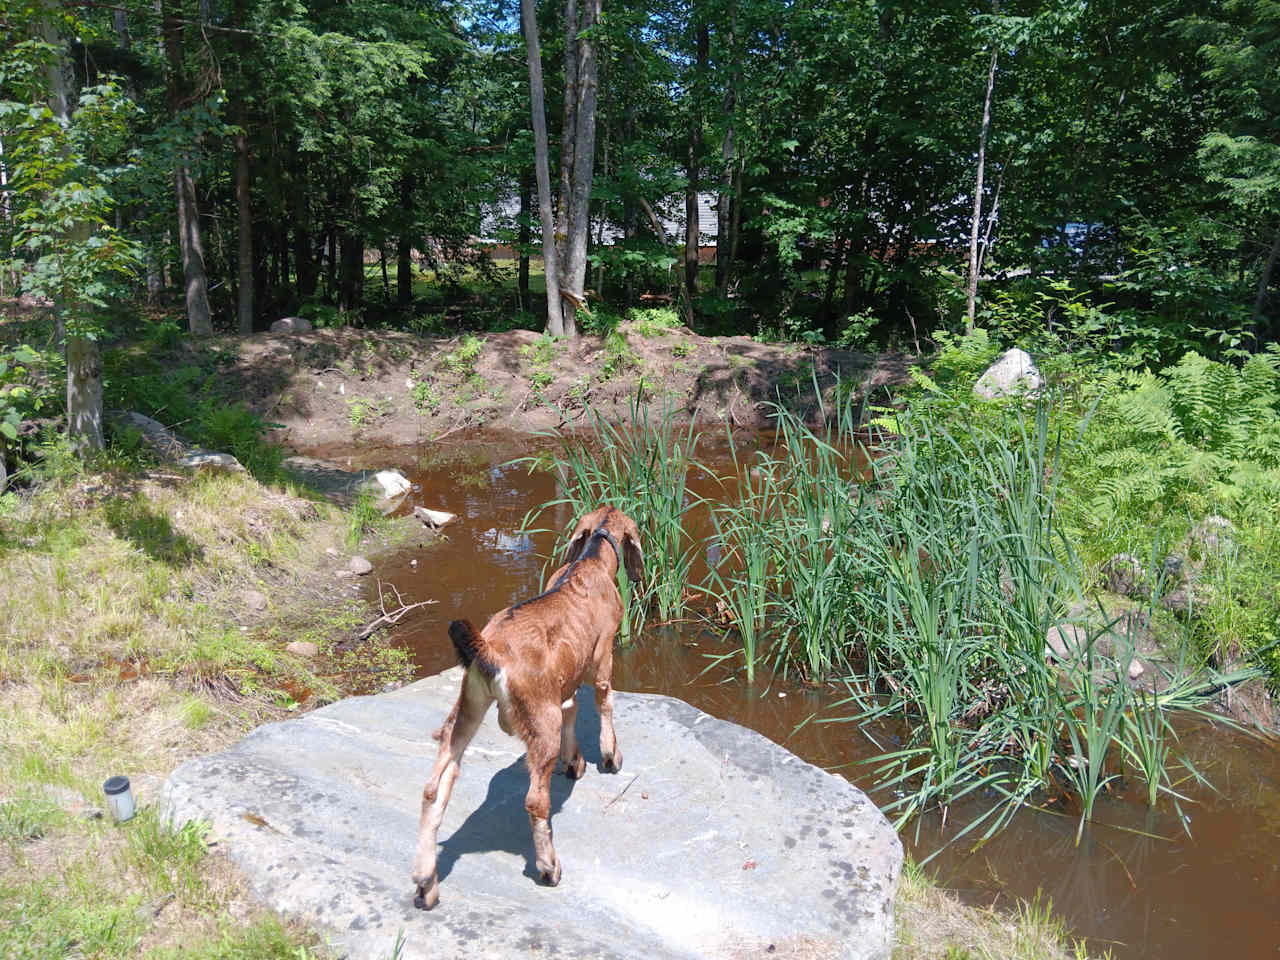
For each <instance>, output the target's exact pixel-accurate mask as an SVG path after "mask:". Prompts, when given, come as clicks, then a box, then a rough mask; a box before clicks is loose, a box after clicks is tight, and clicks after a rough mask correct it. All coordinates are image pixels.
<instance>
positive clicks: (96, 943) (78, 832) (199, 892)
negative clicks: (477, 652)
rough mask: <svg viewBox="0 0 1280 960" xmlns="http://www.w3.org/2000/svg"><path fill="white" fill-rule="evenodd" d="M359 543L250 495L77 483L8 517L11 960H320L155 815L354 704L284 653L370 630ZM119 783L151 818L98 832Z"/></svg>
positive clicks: (1, 558)
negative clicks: (206, 757)
mask: <svg viewBox="0 0 1280 960" xmlns="http://www.w3.org/2000/svg"><path fill="white" fill-rule="evenodd" d="M345 526H346V519H345V517H344V516H343V515H342V514H341V513H339V512H338V511H336V510H334V509H332V508H330V507H328V506H326V505H324V504H316V503H313V502H311V501H310V500H307V499H305V498H304V497H302V496H300V495H299V493H298V492H297V491H290V490H281V489H270V488H266V487H263V486H261V485H259V484H258V483H256V482H255V481H253V480H252V479H249V478H247V477H245V476H204V477H196V478H185V477H175V476H171V475H165V474H155V473H153V474H150V475H147V474H138V473H122V474H115V473H113V474H109V475H97V476H74V475H73V476H70V477H69V478H65V479H62V480H51V481H47V482H45V483H44V484H43V485H41V486H40V487H39V488H37V489H36V490H35V491H34V492H32V493H30V494H29V495H28V496H25V497H22V498H19V497H16V496H14V495H6V496H5V497H4V498H2V499H0V956H4V957H6V958H9V957H14V958H25V957H45V956H64V955H76V956H98V957H135V956H150V957H157V958H158V957H170V956H173V957H176V956H183V957H186V956H196V957H200V956H207V957H220V958H236V957H246V958H248V957H282V958H283V957H291V958H299V957H311V956H316V955H317V954H316V952H315V951H316V950H317V947H316V940H315V937H314V936H312V935H311V934H309V933H307V932H306V931H300V930H297V929H293V928H291V927H289V926H288V925H286V924H284V923H282V922H281V921H280V920H279V919H278V918H276V917H274V916H272V915H270V914H266V913H264V912H263V911H262V910H261V909H260V908H259V907H257V906H256V905H254V903H253V901H252V900H251V898H250V897H249V895H248V892H247V890H246V888H245V886H244V884H243V881H242V880H241V879H240V877H239V876H238V875H237V874H236V871H235V870H234V868H232V867H231V865H230V864H229V862H228V861H226V860H225V858H223V857H221V856H218V855H216V854H214V853H211V852H210V851H209V849H208V847H207V845H206V843H205V840H204V837H203V835H202V834H201V833H200V831H199V830H198V829H197V828H194V827H188V828H184V829H183V830H178V831H174V830H173V829H172V828H171V827H169V826H168V825H167V824H163V823H161V822H160V819H159V818H158V816H157V814H156V811H155V808H154V806H153V803H154V801H155V800H156V798H157V796H158V793H159V789H160V786H161V784H162V783H163V781H164V778H165V777H166V776H167V775H168V773H169V772H170V771H171V770H172V769H173V768H174V767H175V766H177V765H178V764H179V763H181V762H182V761H183V760H185V759H187V758H189V757H193V756H197V755H199V754H203V753H207V752H210V751H213V750H216V749H219V748H221V747H223V746H225V745H227V744H229V743H231V742H233V741H234V740H235V739H237V738H239V737H240V736H242V735H243V734H244V733H245V732H246V731H247V730H249V729H251V728H252V727H254V726H256V725H258V724H259V723H262V722H264V721H267V720H272V719H279V718H282V717H284V716H286V715H288V714H289V712H290V711H291V710H296V709H298V708H299V707H300V706H302V707H305V706H308V705H310V704H312V703H317V702H323V701H324V700H327V699H332V698H335V697H338V696H341V695H342V694H343V693H344V692H346V690H345V686H344V682H343V681H344V677H343V676H342V674H341V673H338V674H337V675H336V677H335V676H334V675H333V668H334V661H333V660H329V659H326V658H324V657H322V658H321V660H320V661H318V662H317V663H307V662H303V661H300V660H297V659H296V658H294V657H292V656H289V655H288V654H286V653H284V651H283V648H284V645H285V644H286V643H287V642H288V641H289V640H292V639H295V638H296V637H298V636H299V635H302V634H305V635H306V636H307V637H308V638H309V639H312V640H314V641H316V642H317V643H318V645H319V646H320V647H321V650H322V651H324V650H325V648H326V646H327V645H328V644H331V643H333V642H336V641H337V640H340V639H342V638H344V637H345V636H346V635H347V633H348V632H349V630H350V627H351V625H352V624H353V623H355V622H358V621H360V620H361V619H362V618H363V617H364V616H365V612H364V611H363V609H362V608H361V605H360V604H359V602H358V601H356V600H355V598H353V597H352V596H351V588H350V586H349V584H348V583H347V581H339V580H338V579H337V578H335V577H334V575H333V572H332V571H333V568H334V567H336V566H338V565H339V563H340V561H338V560H336V559H334V558H333V557H331V556H330V555H329V554H328V553H326V548H328V549H336V548H338V547H339V546H340V544H341V541H342V538H343V534H344V531H345ZM249 590H253V591H257V592H259V593H261V594H263V595H265V596H266V597H267V606H266V609H265V610H261V611H256V612H255V611H254V610H252V609H251V606H250V605H248V604H247V603H246V591H249ZM370 652H371V654H373V655H374V659H376V662H377V663H378V664H379V665H380V667H381V668H382V669H383V670H384V671H389V672H390V673H392V674H396V673H399V672H402V671H403V669H404V667H405V663H404V661H403V660H397V659H396V657H394V656H390V657H389V656H388V655H387V652H386V650H384V649H382V650H380V649H377V644H376V642H375V644H373V645H372V646H371V647H370ZM320 672H324V673H326V674H330V676H329V677H328V678H325V677H322V676H319V675H317V674H318V673H320ZM359 672H360V675H361V679H362V680H363V681H365V682H368V676H369V674H368V670H367V669H362V670H360V671H359ZM299 700H303V701H304V702H303V703H302V704H299V702H298V701H299ZM117 773H124V774H127V775H128V776H129V778H130V780H131V783H132V786H133V790H134V793H135V796H136V798H137V801H138V803H139V806H140V809H141V812H140V814H139V816H138V817H136V818H135V819H134V820H132V821H130V822H129V823H127V824H124V825H116V824H114V823H113V822H111V821H110V819H108V818H104V817H102V815H101V808H102V796H101V784H102V782H103V780H105V779H106V778H107V777H108V776H110V775H113V774H117Z"/></svg>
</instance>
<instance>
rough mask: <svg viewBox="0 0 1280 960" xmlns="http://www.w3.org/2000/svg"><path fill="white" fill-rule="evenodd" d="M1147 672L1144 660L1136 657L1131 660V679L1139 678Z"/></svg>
mask: <svg viewBox="0 0 1280 960" xmlns="http://www.w3.org/2000/svg"><path fill="white" fill-rule="evenodd" d="M1146 672H1147V668H1146V667H1144V666H1143V665H1142V661H1141V660H1139V659H1137V658H1136V657H1135V658H1134V659H1132V660H1130V661H1129V679H1130V680H1137V679H1138V678H1139V677H1140V676H1142V675H1143V674H1144V673H1146Z"/></svg>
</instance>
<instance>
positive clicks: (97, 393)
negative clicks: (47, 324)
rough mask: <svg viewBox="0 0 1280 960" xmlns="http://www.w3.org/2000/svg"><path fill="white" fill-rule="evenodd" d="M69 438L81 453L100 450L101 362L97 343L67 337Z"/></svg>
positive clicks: (69, 335)
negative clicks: (87, 450)
mask: <svg viewBox="0 0 1280 960" xmlns="http://www.w3.org/2000/svg"><path fill="white" fill-rule="evenodd" d="M66 357H67V436H68V437H70V438H71V442H72V445H73V446H75V447H76V448H78V449H79V450H81V451H82V452H83V451H84V450H85V449H89V450H101V449H102V445H103V440H102V358H101V354H100V352H99V350H98V341H97V340H93V339H90V338H88V337H77V336H74V335H72V334H68V335H67V352H66Z"/></svg>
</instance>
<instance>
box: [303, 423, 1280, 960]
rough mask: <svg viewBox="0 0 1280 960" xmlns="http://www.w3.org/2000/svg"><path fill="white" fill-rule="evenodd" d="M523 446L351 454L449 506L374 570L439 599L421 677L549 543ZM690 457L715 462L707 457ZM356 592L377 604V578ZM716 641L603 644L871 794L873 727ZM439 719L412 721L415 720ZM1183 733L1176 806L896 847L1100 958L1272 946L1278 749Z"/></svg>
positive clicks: (970, 895) (549, 484) (427, 500)
mask: <svg viewBox="0 0 1280 960" xmlns="http://www.w3.org/2000/svg"><path fill="white" fill-rule="evenodd" d="M533 448H534V441H531V440H530V439H529V438H528V437H512V436H499V435H484V436H479V437H470V438H466V439H457V440H454V441H452V442H448V441H446V442H445V443H443V444H437V445H435V446H434V447H431V448H423V449H419V450H414V449H406V448H393V449H383V450H368V449H362V450H360V451H359V453H358V455H355V456H354V457H353V458H352V461H351V463H352V465H353V466H365V467H373V466H377V467H385V466H389V465H390V466H395V467H397V468H399V469H401V470H402V471H403V472H404V473H405V474H406V475H407V476H408V477H409V478H410V479H411V480H413V481H414V482H415V483H416V484H418V485H419V489H418V490H415V491H414V492H413V493H411V494H410V496H409V500H410V501H411V502H410V503H409V504H406V505H404V507H403V508H402V510H404V511H407V510H408V509H409V508H410V507H411V506H412V505H415V504H418V505H422V506H427V507H431V508H435V509H442V510H447V511H449V512H452V513H455V514H457V520H456V521H455V522H454V523H453V524H451V525H450V526H448V527H447V528H446V529H445V532H446V534H447V538H446V539H445V540H444V541H443V542H440V543H436V544H433V545H431V546H430V547H428V548H426V549H421V548H420V547H419V546H418V545H417V544H410V545H407V546H406V547H404V548H402V549H400V550H399V551H397V552H395V553H394V554H392V555H389V556H387V557H384V558H383V559H382V561H381V562H380V563H379V565H378V567H377V569H376V570H375V576H376V578H377V579H378V580H380V581H382V582H383V583H390V584H392V585H394V586H395V587H396V588H397V589H398V590H399V591H400V593H401V595H402V596H403V598H404V600H405V602H406V603H407V602H413V601H416V600H425V599H433V600H436V601H438V603H437V604H436V605H434V606H430V607H426V608H423V611H422V612H420V613H421V615H418V616H416V617H415V618H414V619H412V620H411V621H410V620H406V622H405V623H404V624H403V625H402V626H400V627H399V628H398V632H397V634H396V642H397V643H399V644H402V645H405V646H407V647H408V648H410V649H411V650H412V652H413V656H414V658H415V661H416V663H417V665H418V674H419V675H420V676H428V675H430V674H433V673H436V672H438V671H440V670H443V669H445V668H447V667H450V666H453V665H454V663H455V662H456V661H455V656H454V651H453V647H452V645H451V644H450V642H449V639H448V635H447V632H446V628H447V625H448V622H449V621H450V620H451V619H454V618H456V617H460V616H465V617H467V618H469V619H471V620H472V621H474V622H475V623H476V624H483V623H484V622H485V620H487V619H488V617H489V615H490V614H492V613H493V612H495V611H497V610H499V609H501V608H502V607H504V606H506V605H508V604H511V603H514V602H516V601H518V600H521V599H524V598H527V597H528V596H530V595H532V594H534V593H536V592H537V591H538V589H539V585H540V583H541V580H542V577H543V574H544V557H545V556H546V554H547V553H548V552H549V550H550V549H551V545H552V541H553V539H554V538H553V536H552V535H551V534H549V533H548V534H534V535H526V534H522V533H521V532H520V529H521V524H522V521H523V520H524V519H525V517H526V514H527V513H528V512H529V511H530V510H531V509H533V508H535V507H537V506H538V505H540V504H542V503H544V502H546V501H549V500H552V499H555V498H556V496H557V490H556V480H555V477H554V475H553V474H551V473H549V472H546V471H539V472H533V473H530V472H529V470H528V469H527V468H526V467H524V466H520V465H510V464H509V463H508V461H509V460H510V459H512V458H513V457H516V456H521V455H525V454H527V453H528V452H530V451H531V449H533ZM323 453H324V454H325V455H327V456H329V457H332V456H333V451H332V450H330V451H324V452H323ZM700 454H701V456H700V458H701V459H702V460H703V462H706V463H709V464H715V462H716V461H715V452H714V451H711V452H710V453H702V452H701V451H700ZM720 465H724V458H723V452H722V457H721V464H720ZM567 511H568V508H567V507H562V508H560V513H557V514H556V515H555V516H554V522H555V523H557V524H560V525H562V526H563V525H567V524H568V522H569V520H570V517H569V516H568V513H567ZM414 561H416V564H415V563H414ZM548 569H549V568H548ZM366 589H367V590H368V592H369V593H370V594H371V595H372V596H373V598H374V599H375V600H376V596H377V586H376V583H374V582H370V583H369V585H368V586H367V588H366ZM729 649H730V648H729V647H727V646H724V645H723V644H721V643H720V641H719V640H718V639H717V638H716V637H714V636H711V635H709V634H707V633H705V632H704V631H703V630H701V629H700V628H699V625H698V624H697V623H694V622H688V623H678V624H671V625H666V626H658V627H653V626H652V625H651V626H650V627H649V628H648V629H647V630H646V632H645V634H644V635H643V638H642V640H641V642H639V643H636V644H633V645H631V646H628V647H620V648H618V649H617V650H616V652H615V656H614V684H615V686H617V687H618V689H620V690H630V691H638V692H647V693H662V694H667V695H670V696H674V697H678V698H680V699H682V700H685V701H687V702H688V703H691V704H693V705H694V706H696V707H698V708H699V709H701V710H704V711H706V712H707V713H710V714H713V715H714V716H717V717H721V718H723V719H726V720H731V721H734V722H736V723H740V724H743V725H744V726H747V727H750V728H752V729H754V730H756V731H758V732H760V733H762V734H764V735H765V736H767V737H769V738H770V739H772V740H774V741H775V742H777V743H780V744H783V745H784V746H786V747H787V748H788V749H790V750H792V751H794V752H795V753H796V754H798V755H799V756H800V757H802V758H803V759H805V760H807V761H809V762H811V763H814V764H817V765H818V766H821V767H824V768H827V769H829V770H833V771H835V772H839V773H841V774H843V775H845V776H847V777H848V778H849V779H850V780H852V781H853V782H854V783H856V784H857V785H859V786H860V787H862V788H863V789H864V790H867V791H868V792H870V793H871V795H872V797H873V799H876V800H878V801H879V802H885V800H886V799H887V798H886V797H883V796H877V795H876V793H875V792H874V791H872V790H871V786H872V777H871V771H870V769H869V768H868V767H867V765H866V763H865V761H866V760H867V759H868V758H870V757H872V756H874V755H875V754H876V753H877V752H878V750H877V747H876V746H875V744H874V743H873V742H872V740H871V735H870V732H868V731H863V730H861V729H859V728H858V727H857V726H856V725H854V724H849V723H840V722H832V721H835V720H838V719H839V717H840V711H839V709H838V708H837V706H836V705H837V703H838V702H839V700H840V699H841V695H842V690H841V688H839V687H838V686H834V685H829V686H823V687H817V688H813V687H806V686H804V685H801V684H799V683H796V682H785V681H781V680H774V681H773V682H769V680H768V678H767V677H766V678H761V677H760V676H757V682H756V683H755V685H754V686H749V685H748V684H746V683H745V682H743V681H742V679H741V678H740V677H739V675H738V674H737V673H735V671H734V670H733V668H732V665H731V664H728V663H723V662H717V659H716V658H717V657H718V656H719V655H720V654H723V653H725V652H728V650H729ZM440 719H441V718H438V717H424V718H423V726H424V728H428V727H434V726H435V725H437V724H438V723H439V721H440ZM1180 733H1181V739H1182V743H1181V748H1182V749H1183V751H1184V752H1185V753H1186V754H1187V756H1188V757H1189V758H1190V759H1191V761H1192V762H1193V763H1194V764H1195V765H1196V767H1197V769H1199V770H1200V771H1201V772H1202V773H1203V774H1205V776H1206V777H1207V779H1208V780H1209V781H1210V783H1212V785H1213V789H1209V788H1206V787H1204V786H1203V785H1199V784H1196V783H1194V782H1186V783H1183V784H1181V785H1180V787H1179V789H1180V791H1181V792H1183V793H1184V795H1185V796H1186V797H1187V800H1186V801H1184V802H1183V803H1182V804H1181V812H1179V811H1178V810H1176V809H1175V808H1174V806H1173V804H1172V803H1171V802H1169V801H1168V800H1162V801H1161V804H1160V806H1159V807H1158V808H1157V809H1156V810H1155V811H1154V812H1151V811H1149V810H1148V808H1147V806H1146V803H1145V798H1144V789H1143V785H1142V784H1140V783H1139V784H1135V785H1134V787H1133V789H1132V790H1131V791H1130V790H1127V789H1126V785H1123V784H1122V785H1121V787H1120V789H1119V790H1118V791H1113V792H1111V793H1109V794H1108V795H1106V796H1105V797H1104V798H1103V799H1101V800H1100V801H1099V802H1100V804H1101V809H1100V810H1096V811H1095V817H1096V822H1095V823H1093V824H1092V825H1090V826H1088V827H1086V829H1085V831H1084V834H1083V836H1082V838H1081V840H1080V842H1079V845H1077V843H1076V827H1077V820H1078V811H1077V810H1072V809H1071V808H1070V807H1062V808H1060V809H1053V810H1045V811H1036V810H1024V811H1023V812H1021V813H1019V814H1018V815H1017V816H1015V817H1014V819H1013V821H1012V823H1011V824H1010V826H1008V827H1007V828H1006V829H1005V830H1004V831H1003V832H1002V833H1000V834H998V835H997V836H996V837H995V838H994V839H992V840H991V841H989V842H988V843H986V844H985V845H984V846H982V847H981V848H979V849H976V850H974V849H971V847H972V843H973V842H972V841H971V840H970V841H966V839H963V838H962V839H960V840H958V841H954V842H952V841H953V838H954V837H955V834H956V833H957V830H958V828H959V827H960V826H962V825H963V824H964V823H965V822H967V821H968V819H970V818H971V817H972V816H973V814H974V813H975V811H976V809H977V808H976V807H975V808H971V809H968V810H966V809H964V808H953V809H952V811H951V814H950V822H949V823H948V824H947V825H946V826H945V828H944V827H943V826H942V825H941V824H940V823H939V822H938V820H937V818H928V817H927V818H925V819H924V820H923V821H921V822H920V823H919V824H916V823H911V824H909V825H908V826H907V827H906V828H904V830H903V841H904V843H905V844H906V846H907V848H908V849H909V850H910V851H911V853H912V855H913V856H914V857H915V858H916V859H917V860H923V859H924V858H926V857H929V856H931V855H935V854H936V856H934V858H933V859H932V860H931V862H930V864H929V869H930V871H931V872H932V873H933V874H934V875H935V877H936V878H937V879H938V881H939V882H941V883H942V884H943V885H944V886H946V887H947V888H949V889H951V890H953V891H955V892H956V893H958V894H959V895H960V896H961V897H963V898H964V899H965V900H967V901H969V902H971V903H974V904H980V905H988V904H991V903H996V904H1003V905H1005V906H1007V907H1011V906H1012V905H1013V904H1015V903H1016V902H1017V901H1018V900H1031V899H1033V898H1035V897H1037V896H1039V897H1040V898H1041V901H1042V902H1043V901H1045V900H1050V901H1051V902H1052V905H1053V910H1054V912H1055V914H1057V915H1059V916H1060V917H1061V918H1063V919H1064V920H1065V921H1066V923H1067V924H1068V925H1069V927H1070V928H1071V929H1072V931H1073V933H1074V934H1075V935H1077V936H1082V937H1086V938H1088V940H1089V943H1090V947H1091V949H1092V950H1093V951H1095V952H1096V953H1101V952H1102V951H1104V950H1110V951H1111V952H1112V954H1113V955H1114V956H1115V957H1117V958H1131V957H1132V958H1136V957H1151V958H1164V960H1176V958H1186V960H1191V958H1196V960H1199V958H1203V957H1205V956H1210V955H1227V956H1234V957H1242V958H1243V957H1262V956H1277V955H1280V749H1277V745H1276V744H1275V743H1274V742H1272V743H1268V742H1264V741H1261V740H1258V739H1255V738H1251V737H1248V736H1244V735H1241V734H1237V733H1233V732H1231V731H1229V730H1225V729H1221V728H1217V727H1215V726H1213V725H1210V724H1207V723H1204V722H1190V721H1189V722H1186V723H1183V724H1180ZM428 762H429V758H424V763H428ZM976 802H978V803H982V802H983V800H978V801H976ZM975 835H976V834H975Z"/></svg>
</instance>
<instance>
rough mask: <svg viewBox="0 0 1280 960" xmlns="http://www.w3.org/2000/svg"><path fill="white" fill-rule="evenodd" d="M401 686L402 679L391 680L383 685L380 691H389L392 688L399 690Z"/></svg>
mask: <svg viewBox="0 0 1280 960" xmlns="http://www.w3.org/2000/svg"><path fill="white" fill-rule="evenodd" d="M403 686H404V681H403V680H392V681H391V682H390V683H387V684H384V685H383V687H382V692H383V693H391V692H392V691H393V690H399V689H400V688H401V687H403Z"/></svg>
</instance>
